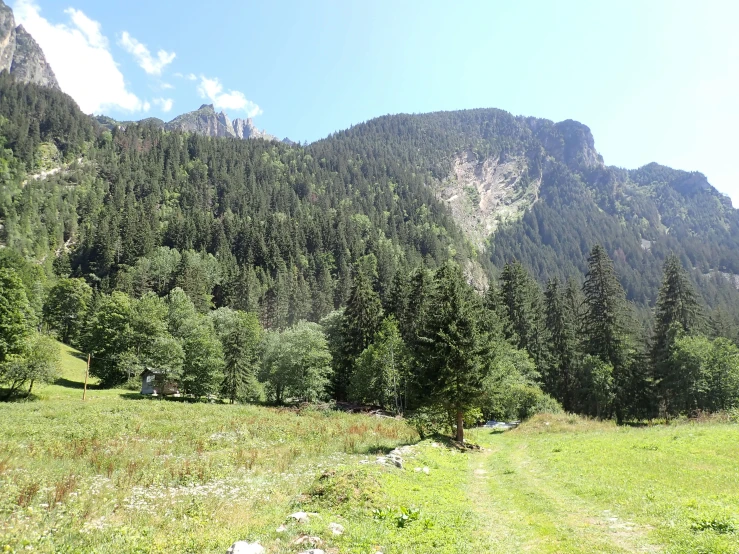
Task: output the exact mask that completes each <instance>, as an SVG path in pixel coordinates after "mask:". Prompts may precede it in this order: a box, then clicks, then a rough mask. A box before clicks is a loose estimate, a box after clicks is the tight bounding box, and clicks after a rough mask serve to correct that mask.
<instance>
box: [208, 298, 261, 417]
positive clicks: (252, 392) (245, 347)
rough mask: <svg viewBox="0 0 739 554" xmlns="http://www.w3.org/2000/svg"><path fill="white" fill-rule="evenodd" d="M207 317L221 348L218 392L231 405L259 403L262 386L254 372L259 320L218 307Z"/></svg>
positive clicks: (259, 341) (259, 335)
mask: <svg viewBox="0 0 739 554" xmlns="http://www.w3.org/2000/svg"><path fill="white" fill-rule="evenodd" d="M210 317H211V318H212V319H213V324H214V327H215V331H216V335H217V336H218V340H219V341H220V342H221V346H222V348H223V358H224V368H223V374H224V379H223V383H222V384H221V393H222V394H223V396H224V397H225V398H228V399H229V401H230V402H231V403H232V404H233V403H234V402H235V401H236V400H259V399H260V398H261V396H262V387H261V384H260V383H259V381H258V379H257V373H258V371H259V350H260V345H261V343H262V339H263V334H264V331H263V329H262V326H261V325H260V323H259V319H258V318H257V316H256V315H255V314H252V313H248V312H239V311H234V310H231V309H229V308H219V309H217V310H215V311H214V312H211V315H210Z"/></svg>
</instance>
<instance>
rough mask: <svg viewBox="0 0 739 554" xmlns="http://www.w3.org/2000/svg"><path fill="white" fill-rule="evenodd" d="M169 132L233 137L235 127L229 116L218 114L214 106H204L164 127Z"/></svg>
mask: <svg viewBox="0 0 739 554" xmlns="http://www.w3.org/2000/svg"><path fill="white" fill-rule="evenodd" d="M164 128H165V129H167V130H168V131H184V132H186V133H197V134H199V135H205V136H208V137H233V136H236V133H234V129H233V125H231V120H229V119H228V116H227V115H226V114H225V113H223V112H220V113H216V111H215V109H214V108H213V104H203V105H202V106H200V108H198V109H197V110H195V111H194V112H189V113H186V114H182V115H180V116H178V117H176V118H174V119H173V120H172V121H170V122H169V123H167V124H166V125H165V126H164Z"/></svg>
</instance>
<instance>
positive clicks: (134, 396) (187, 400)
mask: <svg viewBox="0 0 739 554" xmlns="http://www.w3.org/2000/svg"><path fill="white" fill-rule="evenodd" d="M118 397H119V398H122V399H123V400H148V401H150V402H179V403H181V404H223V402H220V401H216V402H210V401H209V400H207V399H205V398H192V397H188V396H152V395H151V394H141V393H140V392H134V391H131V392H122V393H120V394H119V395H118Z"/></svg>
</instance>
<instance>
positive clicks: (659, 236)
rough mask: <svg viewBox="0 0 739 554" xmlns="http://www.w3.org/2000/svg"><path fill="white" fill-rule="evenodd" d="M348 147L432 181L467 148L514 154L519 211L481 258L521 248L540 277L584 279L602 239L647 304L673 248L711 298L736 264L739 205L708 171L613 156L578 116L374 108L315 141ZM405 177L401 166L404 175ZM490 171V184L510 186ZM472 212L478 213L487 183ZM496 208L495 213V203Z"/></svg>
mask: <svg viewBox="0 0 739 554" xmlns="http://www.w3.org/2000/svg"><path fill="white" fill-rule="evenodd" d="M310 148H311V149H320V150H321V151H325V150H327V151H330V152H340V153H342V154H343V157H351V156H358V157H359V156H362V157H365V158H367V159H377V158H379V157H382V158H385V159H392V160H395V161H396V164H397V167H393V166H389V167H388V172H390V173H391V174H392V175H396V174H402V172H406V173H414V174H415V175H416V176H417V178H420V179H422V180H425V182H426V183H427V184H428V185H429V186H430V187H431V188H436V189H440V188H442V189H443V188H444V184H448V183H449V181H450V180H452V181H453V180H454V178H455V177H454V176H453V175H452V173H453V172H452V167H453V164H454V162H455V160H456V159H457V158H458V157H459V155H460V153H463V152H469V153H470V154H471V156H472V157H474V158H476V159H477V160H478V161H479V163H480V164H482V163H483V162H484V161H485V160H493V161H495V162H496V165H497V166H498V167H501V166H504V164H506V163H507V162H515V163H514V164H513V165H514V167H513V168H512V170H515V172H516V175H515V177H516V181H515V184H514V186H513V187H512V188H513V190H510V192H509V194H507V195H506V196H505V197H504V198H503V201H502V202H500V203H499V204H498V205H497V206H496V207H497V211H498V212H504V211H505V208H506V207H507V205H508V204H510V203H512V202H515V201H517V200H518V197H517V195H522V194H528V195H529V198H528V199H525V198H524V200H527V201H526V202H523V203H522V206H523V207H525V210H520V211H519V213H518V214H517V217H509V218H507V219H506V221H504V222H503V223H502V224H501V225H499V226H498V228H497V231H495V232H494V233H492V234H491V235H490V238H489V241H488V247H487V252H486V253H485V254H484V256H481V257H484V258H487V259H490V260H491V261H492V262H493V264H494V265H495V266H496V267H498V268H501V267H502V266H503V264H504V263H506V262H507V261H510V260H513V259H517V260H519V261H521V262H522V263H523V264H524V265H525V266H526V267H528V268H529V269H530V270H531V271H532V273H533V274H534V275H535V276H536V277H537V279H539V280H540V281H541V282H542V283H543V282H546V280H547V279H549V278H550V277H558V278H560V279H567V278H569V277H572V276H576V277H577V278H578V279H581V278H582V276H583V275H584V272H585V263H584V260H585V259H586V258H587V254H588V252H589V250H590V248H591V247H592V246H593V245H594V244H602V245H603V246H604V247H605V248H606V251H607V252H608V253H609V255H610V256H611V257H613V258H614V263H615V267H616V269H617V271H618V273H619V275H620V277H621V281H622V283H623V285H624V287H625V289H626V291H627V295H628V298H629V299H630V300H633V301H634V302H636V303H637V304H640V305H650V304H653V302H654V301H655V294H656V290H657V288H658V286H659V279H660V274H661V273H660V267H661V265H662V263H663V261H664V259H665V257H666V256H667V255H668V254H669V253H670V252H675V253H676V254H677V255H678V256H679V257H680V259H681V260H682V262H683V264H684V265H685V266H686V267H689V268H693V269H694V270H695V271H694V272H693V278H694V280H695V282H696V284H697V285H698V286H699V287H700V288H701V290H702V292H703V294H704V296H705V297H706V300H707V301H708V302H709V303H710V304H711V305H718V304H721V303H722V302H725V301H726V300H727V298H728V297H732V298H736V295H734V294H732V292H733V291H732V290H731V289H732V288H733V287H732V286H727V285H730V283H729V282H728V279H726V277H725V276H722V275H721V274H720V273H719V272H723V273H727V274H739V210H736V209H733V208H732V206H731V201H730V200H729V199H728V198H727V197H725V196H724V195H722V194H720V193H719V192H718V191H716V190H715V189H714V188H713V187H712V186H711V185H710V184H709V183H708V182H707V181H706V178H705V177H704V176H703V175H702V174H700V173H688V172H685V171H678V170H673V169H670V168H668V167H664V166H660V165H658V164H649V165H647V166H644V167H642V168H640V169H636V170H624V169H620V168H616V167H610V166H606V165H605V164H604V163H603V159H602V157H601V156H600V155H599V154H598V153H597V151H596V150H595V145H594V139H593V137H592V135H591V133H590V129H588V127H586V126H585V125H582V124H580V123H578V122H575V121H571V120H568V121H564V122H560V123H553V122H551V121H547V120H542V119H536V118H524V117H514V116H512V115H511V114H509V113H507V112H504V111H501V110H495V109H478V110H465V111H458V112H438V113H430V114H419V115H394V116H385V117H380V118H377V119H373V120H371V121H368V122H366V123H363V124H361V125H356V126H354V127H352V128H351V129H349V130H346V131H342V132H339V133H336V134H335V135H333V136H331V137H329V138H327V139H325V140H323V141H319V142H318V143H316V144H314V145H312V146H311V147H310ZM399 178H400V177H399ZM505 184H506V183H505V182H503V183H495V182H493V183H489V184H488V186H487V187H486V188H489V187H492V188H494V187H495V186H496V185H497V186H505ZM480 188H481V190H477V191H476V190H469V189H470V187H467V190H465V191H464V192H467V193H468V194H470V196H472V197H473V202H472V203H470V205H469V210H470V214H469V215H470V216H471V217H474V216H476V215H477V216H478V217H479V215H480V211H481V210H480V206H479V203H480V200H481V199H480V194H482V195H484V194H485V193H486V192H488V191H487V190H482V187H480ZM492 215H493V217H494V216H495V215H496V214H495V210H493V214H492Z"/></svg>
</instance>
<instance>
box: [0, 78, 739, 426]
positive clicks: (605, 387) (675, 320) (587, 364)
mask: <svg viewBox="0 0 739 554" xmlns="http://www.w3.org/2000/svg"><path fill="white" fill-rule="evenodd" d="M463 151H470V152H473V153H474V155H475V156H476V157H477V158H479V159H495V160H513V159H515V160H517V163H519V165H520V167H522V168H523V169H522V174H521V177H520V182H521V186H522V187H523V186H526V187H529V188H527V190H534V191H535V194H534V197H533V198H532V200H531V202H530V203H528V204H527V205H526V208H525V210H524V211H523V213H522V214H521V216H520V217H515V218H511V219H508V220H506V221H504V222H502V223H501V225H500V226H499V228H498V229H497V230H496V231H495V233H493V234H492V235H491V237H490V238H489V240H488V241H487V242H486V244H485V246H484V247H482V248H481V247H479V246H478V245H475V243H474V242H473V241H472V240H470V238H469V237H468V236H466V235H465V234H464V232H463V231H462V230H461V227H460V225H459V224H458V222H457V221H455V218H454V217H453V215H452V212H451V211H450V210H449V208H448V206H447V205H446V203H445V201H444V200H442V199H441V198H440V196H439V195H438V194H437V193H436V191H437V190H438V187H439V186H440V184H441V183H442V182H444V181H445V180H446V179H448V178H449V173H450V169H451V164H452V161H453V159H454V157H455V156H456V155H458V154H459V153H460V152H463ZM532 187H533V188H532ZM0 246H2V248H0V387H2V389H0V396H5V397H7V398H10V397H13V396H18V395H24V394H30V393H31V392H32V389H33V385H34V383H35V382H44V381H49V380H53V379H54V378H55V365H56V363H57V362H56V361H55V352H54V348H53V341H52V340H51V338H50V335H51V336H52V337H54V338H56V339H57V340H60V341H62V342H64V343H66V344H69V345H71V346H74V347H75V348H78V349H79V350H80V351H81V352H83V353H85V354H90V355H91V373H92V375H93V376H95V377H97V378H99V379H100V380H101V382H102V383H104V384H106V385H110V386H114V385H121V384H126V383H128V384H129V385H130V386H132V387H136V386H137V385H138V383H139V382H138V381H137V379H138V376H139V375H140V374H141V372H142V371H143V370H144V369H145V368H156V369H157V370H158V371H159V372H161V373H163V374H164V375H166V377H167V378H168V379H173V380H177V381H178V382H179V384H180V387H181V390H182V392H183V393H184V394H186V395H188V396H189V397H191V398H193V399H199V398H210V399H215V398H220V399H222V400H223V401H226V402H232V403H233V402H265V401H266V402H273V403H278V404H281V403H285V402H317V401H327V400H334V401H340V402H348V403H353V404H361V405H372V406H377V407H381V408H383V409H385V410H388V411H389V412H392V413H403V414H408V415H410V416H411V417H412V418H414V421H415V422H416V423H417V427H418V428H419V429H422V430H427V431H428V432H429V433H430V432H433V430H435V429H438V428H450V427H452V428H455V429H456V433H457V438H458V439H460V440H462V439H463V429H464V427H465V426H469V425H472V424H474V423H476V422H479V421H482V420H484V419H523V418H526V417H529V416H531V415H533V414H535V413H537V412H544V411H546V412H552V411H554V412H556V411H567V412H573V413H580V414H585V415H588V416H592V417H597V418H615V419H616V420H618V421H619V422H626V421H634V420H644V419H653V418H670V417H675V416H679V415H694V414H696V413H699V412H715V411H727V410H732V409H737V408H739V291H738V290H737V288H736V286H735V285H736V284H737V280H739V277H737V276H738V275H739V211H737V210H735V209H734V208H733V207H732V206H731V202H730V201H729V200H728V199H726V198H725V197H723V196H722V195H721V194H720V193H718V192H717V191H716V190H715V189H713V187H711V186H710V184H708V182H707V181H706V179H705V177H704V176H703V175H701V174H699V173H688V172H684V171H677V170H673V169H670V168H666V167H663V166H659V165H657V164H650V165H648V166H645V167H643V168H640V169H637V170H625V169H621V168H614V167H609V166H606V165H604V164H603V161H602V158H600V156H599V155H598V154H597V152H596V151H595V149H594V144H593V138H592V136H591V135H590V131H589V129H588V128H587V127H585V126H584V125H582V124H580V123H577V122H574V121H565V122H561V123H552V122H550V121H546V120H540V119H534V118H522V117H514V116H512V115H510V114H508V113H506V112H503V111H500V110H494V109H480V110H466V111H460V112H439V113H432V114H421V115H396V116H385V117H380V118H377V119H374V120H371V121H368V122H366V123H362V124H360V125H356V126H354V127H352V128H351V129H348V130H345V131H342V132H338V133H335V134H333V135H331V136H329V137H327V138H325V139H323V140H320V141H318V142H315V143H313V144H310V145H304V146H301V145H295V144H284V143H280V142H277V141H266V140H263V139H255V140H238V139H232V138H211V137H205V136H200V135H196V134H187V133H181V132H176V131H164V130H163V129H161V128H160V127H158V126H156V125H153V124H147V123H146V122H142V123H140V124H136V123H131V124H127V125H125V126H112V129H111V128H108V127H103V126H101V125H100V124H99V123H98V122H97V121H96V120H94V119H93V118H91V117H90V116H87V115H85V114H83V113H82V112H81V111H80V110H79V108H78V107H77V106H76V104H75V103H74V101H73V100H72V99H71V98H69V97H68V96H66V95H65V94H63V93H61V92H60V91H58V90H52V89H47V88H43V87H38V86H36V85H31V84H18V83H16V82H14V81H13V78H12V77H11V76H9V75H8V74H7V73H3V74H0Z"/></svg>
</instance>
